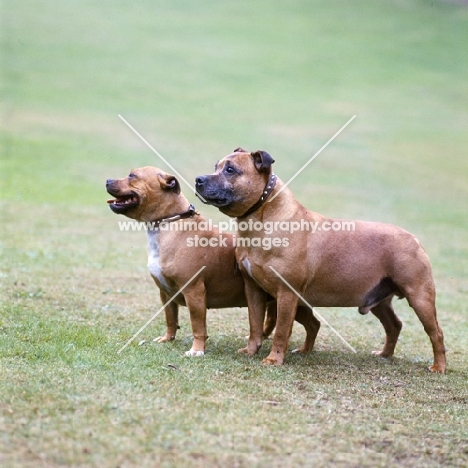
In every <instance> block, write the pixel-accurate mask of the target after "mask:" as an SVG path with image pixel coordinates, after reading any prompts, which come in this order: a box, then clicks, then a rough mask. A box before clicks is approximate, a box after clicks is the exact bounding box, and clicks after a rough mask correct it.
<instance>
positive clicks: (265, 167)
mask: <svg viewBox="0 0 468 468" xmlns="http://www.w3.org/2000/svg"><path fill="white" fill-rule="evenodd" d="M250 155H251V156H252V158H253V160H254V164H255V168H256V169H257V171H258V172H269V171H270V167H271V165H272V164H273V163H274V162H275V160H274V159H273V158H272V157H271V156H270V155H269V154H268V153H267V152H266V151H255V152H253V153H250Z"/></svg>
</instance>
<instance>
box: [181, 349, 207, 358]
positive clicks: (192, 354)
mask: <svg viewBox="0 0 468 468" xmlns="http://www.w3.org/2000/svg"><path fill="white" fill-rule="evenodd" d="M185 355H186V356H187V357H201V356H204V355H205V351H195V350H194V349H193V348H192V349H190V350H189V351H186V352H185Z"/></svg>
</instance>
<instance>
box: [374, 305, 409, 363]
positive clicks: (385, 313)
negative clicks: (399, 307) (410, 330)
mask: <svg viewBox="0 0 468 468" xmlns="http://www.w3.org/2000/svg"><path fill="white" fill-rule="evenodd" d="M392 299H393V296H390V297H387V298H386V299H384V300H383V301H382V302H380V303H379V304H378V305H376V306H375V307H372V309H371V312H372V313H373V314H374V315H375V316H376V317H377V318H378V319H379V320H380V322H381V323H382V325H383V327H384V330H385V344H384V347H383V348H382V349H381V350H380V351H372V354H375V355H376V356H380V357H384V358H389V357H391V356H393V353H394V351H395V346H396V344H397V341H398V336H399V335H400V331H401V328H402V323H401V321H400V319H399V318H398V317H397V316H396V314H395V311H394V310H393V307H392Z"/></svg>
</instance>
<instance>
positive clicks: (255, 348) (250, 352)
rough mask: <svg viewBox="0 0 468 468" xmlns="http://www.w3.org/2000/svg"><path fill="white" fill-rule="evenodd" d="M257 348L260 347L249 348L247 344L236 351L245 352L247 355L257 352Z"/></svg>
mask: <svg viewBox="0 0 468 468" xmlns="http://www.w3.org/2000/svg"><path fill="white" fill-rule="evenodd" d="M259 349H260V347H257V346H255V347H250V348H249V347H248V346H247V347H245V348H241V349H238V350H237V352H238V353H239V354H247V356H253V355H255V354H257V353H258V350H259Z"/></svg>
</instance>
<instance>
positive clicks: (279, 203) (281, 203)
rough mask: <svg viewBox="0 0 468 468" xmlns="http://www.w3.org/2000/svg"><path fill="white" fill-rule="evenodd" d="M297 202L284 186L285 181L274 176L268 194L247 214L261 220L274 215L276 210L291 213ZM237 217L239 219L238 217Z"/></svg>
mask: <svg viewBox="0 0 468 468" xmlns="http://www.w3.org/2000/svg"><path fill="white" fill-rule="evenodd" d="M298 204H299V202H298V201H297V200H296V199H295V198H294V195H293V194H292V192H291V190H289V188H288V187H287V186H285V183H284V182H283V181H282V180H281V179H280V178H279V177H276V181H275V185H274V186H273V189H272V191H271V192H270V194H269V195H268V196H267V197H266V199H265V200H264V201H263V202H262V204H261V205H260V207H258V208H257V209H256V210H255V211H254V212H252V213H250V214H248V216H249V217H252V218H254V219H258V220H260V221H263V220H264V219H268V218H269V217H270V216H271V215H272V216H274V215H275V213H277V212H278V211H281V212H282V213H284V215H285V216H287V215H288V213H289V214H291V215H292V213H293V211H295V209H296V207H297V205H298ZM237 219H240V217H238V218H237Z"/></svg>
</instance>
